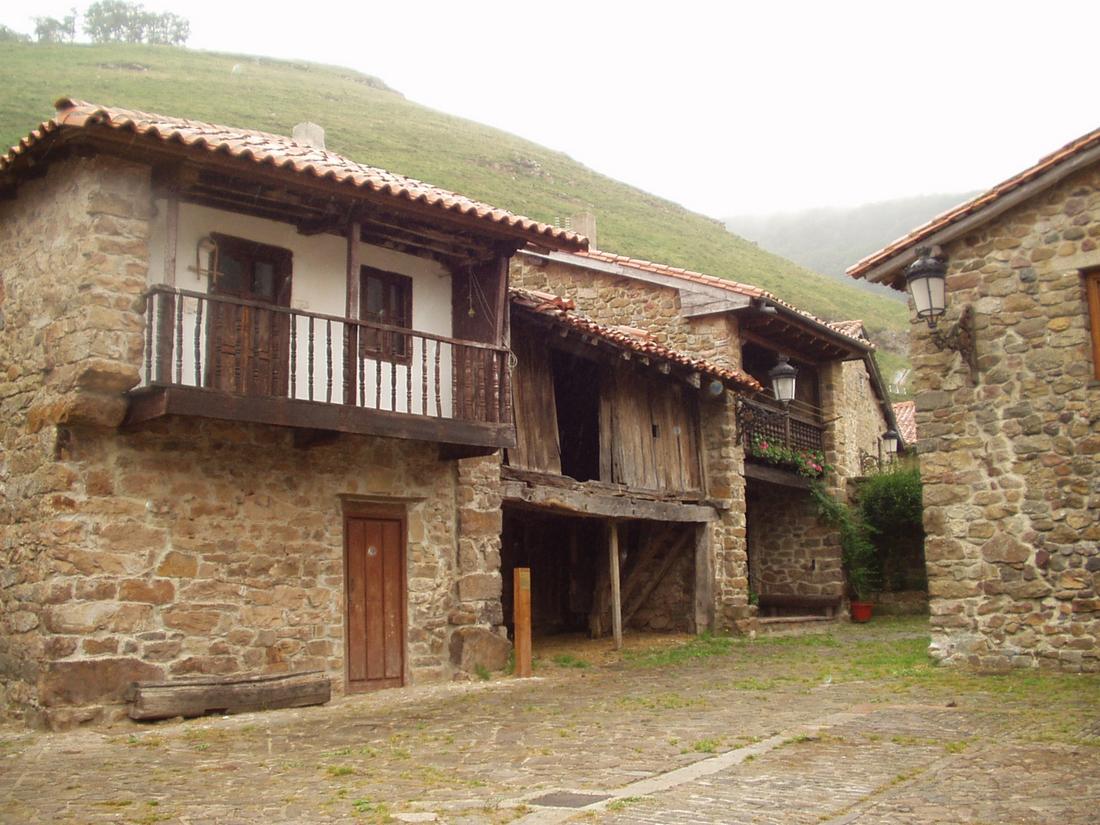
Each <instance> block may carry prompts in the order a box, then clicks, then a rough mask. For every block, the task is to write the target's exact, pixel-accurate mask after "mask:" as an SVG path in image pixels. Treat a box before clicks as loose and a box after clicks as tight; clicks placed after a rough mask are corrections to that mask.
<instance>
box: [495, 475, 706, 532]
mask: <svg viewBox="0 0 1100 825" xmlns="http://www.w3.org/2000/svg"><path fill="white" fill-rule="evenodd" d="M504 498H505V500H506V501H509V502H511V503H514V504H517V505H522V506H528V507H531V508H535V509H540V510H554V511H561V512H565V513H573V514H576V515H580V516H590V517H593V518H618V519H644V520H646V521H671V522H686V523H702V522H708V521H717V519H718V511H717V510H716V509H715V508H714V507H711V506H709V505H706V504H683V503H680V502H674V501H652V500H648V499H641V498H634V497H631V496H615V495H601V494H599V493H595V492H589V491H586V490H564V489H561V488H558V487H545V486H535V487H529V486H527V485H525V484H524V483H523V482H520V481H509V482H505V483H504Z"/></svg>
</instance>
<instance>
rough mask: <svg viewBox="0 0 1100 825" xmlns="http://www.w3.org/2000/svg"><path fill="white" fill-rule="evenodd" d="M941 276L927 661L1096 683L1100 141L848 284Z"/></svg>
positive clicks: (899, 248)
mask: <svg viewBox="0 0 1100 825" xmlns="http://www.w3.org/2000/svg"><path fill="white" fill-rule="evenodd" d="M918 259H920V260H921V264H920V266H919V267H918V270H919V269H924V270H925V271H939V272H940V273H941V274H944V273H945V275H946V280H945V294H944V296H943V297H944V298H945V301H944V302H943V303H942V304H940V308H942V307H943V306H944V305H945V308H946V314H945V317H944V319H943V320H942V321H941V322H940V324H939V326H938V328H936V329H931V328H929V326H928V325H926V324H925V323H923V322H922V321H921V320H920V319H918V318H914V319H913V322H912V330H911V336H910V347H911V353H912V361H913V367H914V384H915V390H916V392H917V396H916V420H917V426H918V428H919V433H920V442H919V453H920V464H921V472H922V477H923V482H924V503H925V515H924V525H925V530H926V533H927V537H928V538H927V543H926V557H927V569H928V580H929V592H930V596H931V614H932V635H933V641H932V652H933V654H934V655H936V656H937V657H939V658H941V659H942V660H944V661H947V662H952V663H965V664H969V665H973V666H977V667H982V668H1002V667H1009V666H1019V667H1033V666H1043V667H1057V668H1060V669H1066V670H1086V671H1097V670H1100V645H1098V641H1097V640H1098V638H1100V592H1098V590H1100V462H1098V461H1097V456H1098V455H1100V130H1097V131H1094V132H1092V133H1090V134H1088V135H1085V136H1084V137H1082V138H1080V139H1078V140H1075V141H1073V142H1072V143H1070V144H1068V145H1066V146H1064V147H1063V148H1061V149H1059V150H1058V151H1056V152H1054V153H1052V154H1050V155H1048V156H1047V157H1045V158H1043V159H1042V160H1040V161H1039V162H1038V163H1037V164H1035V165H1034V166H1032V167H1030V168H1029V169H1026V170H1024V171H1023V172H1020V173H1019V174H1017V175H1014V176H1013V177H1011V178H1009V179H1008V180H1006V181H1004V182H1003V183H1000V184H998V185H997V186H994V187H993V188H992V189H990V190H989V191H987V192H985V193H983V194H981V195H978V196H977V197H975V198H973V199H971V200H969V201H967V202H966V203H963V204H961V205H959V206H957V207H955V208H954V209H951V210H949V211H947V212H945V213H943V214H941V215H939V216H937V217H935V218H933V219H932V220H931V221H929V222H928V223H926V224H924V225H923V226H920V227H918V228H917V229H915V230H914V231H912V232H910V233H909V234H908V235H905V236H904V237H902V238H900V239H898V240H896V241H894V242H893V243H891V244H889V245H888V246H886V247H885V248H883V249H882V250H879V251H878V252H876V253H874V254H872V255H870V256H868V257H867V258H865V259H863V260H862V261H860V262H859V263H857V264H855V265H854V266H852V267H851V268H850V269H849V270H848V273H849V274H850V275H851V276H853V277H856V278H866V279H868V280H871V281H874V282H876V283H882V284H888V285H890V286H893V287H894V288H895V289H898V290H903V289H905V288H906V280H907V271H910V272H912V270H908V268H909V267H910V265H911V264H913V262H914V261H916V260H918Z"/></svg>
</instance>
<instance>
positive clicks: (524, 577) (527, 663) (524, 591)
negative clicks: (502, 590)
mask: <svg viewBox="0 0 1100 825" xmlns="http://www.w3.org/2000/svg"><path fill="white" fill-rule="evenodd" d="M512 613H513V619H514V622H515V628H516V630H515V635H516V642H515V644H516V676H519V677H521V678H526V677H528V676H530V675H531V568H530V567H516V568H513V570H512Z"/></svg>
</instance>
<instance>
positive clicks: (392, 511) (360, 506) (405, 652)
mask: <svg viewBox="0 0 1100 825" xmlns="http://www.w3.org/2000/svg"><path fill="white" fill-rule="evenodd" d="M340 518H341V521H342V523H343V529H344V539H343V541H344V552H343V556H344V587H343V593H342V595H341V597H340V601H341V615H342V619H343V624H344V693H368V692H370V690H371V689H370V688H369V687H365V688H364V687H352V684H351V680H350V679H349V678H348V670H349V666H350V663H351V633H349V632H348V551H349V547H348V535H349V531H348V521H349V520H350V519H377V520H382V521H397V522H399V523H400V525H401V526H400V527H399V528H398V535H399V536H400V548H399V552H400V556H401V571H402V575H401V685H400V686H401V687H405V686H406V685H407V684H408V683H409V564H408V544H409V530H408V526H409V514H408V509H407V508H406V507H405V506H404V505H402V504H384V503H378V502H369V501H346V500H345V501H344V502H343V506H342V513H341V516H340Z"/></svg>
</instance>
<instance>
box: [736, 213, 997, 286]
mask: <svg viewBox="0 0 1100 825" xmlns="http://www.w3.org/2000/svg"><path fill="white" fill-rule="evenodd" d="M974 194H976V193H963V194H954V195H919V196H917V197H911V198H898V199H896V200H889V201H881V202H879V203H868V204H864V205H863V206H856V207H853V208H847V209H846V208H822V209H806V210H803V211H799V212H780V213H775V214H771V215H739V216H736V217H732V218H726V226H727V227H729V230H730V231H731V232H736V233H737V234H738V235H740V236H742V237H744V238H747V239H748V240H751V241H754V242H756V243H758V244H759V245H760V246H762V247H764V248H765V249H770V250H771V251H773V252H776V253H778V254H780V255H782V256H784V257H785V258H790V259H791V260H792V261H795V262H797V263H800V264H802V265H803V266H805V267H808V268H809V269H812V270H814V271H815V272H820V273H822V274H824V275H829V276H832V277H834V278H838V279H842V280H844V281H848V280H850V279H849V278H848V277H847V276H846V275H845V274H844V270H845V269H847V268H848V267H849V266H851V265H852V264H854V263H855V262H856V261H858V260H859V259H860V258H863V257H864V256H865V255H869V254H870V253H872V252H875V251H876V250H878V249H881V248H882V247H884V246H885V245H886V244H888V243H890V241H892V240H894V239H895V238H899V237H901V236H902V235H904V234H906V233H907V232H909V231H910V230H912V229H914V228H915V227H917V226H920V224H922V223H924V222H925V221H927V220H928V219H929V218H932V217H934V216H936V215H938V214H939V213H940V212H943V211H944V210H946V209H950V208H951V207H952V206H956V205H957V204H959V203H962V202H963V201H964V200H967V199H969V198H971V197H973V195H974ZM858 283H860V284H862V285H863V288H865V289H868V290H870V291H874V292H875V293H876V294H882V295H889V294H892V295H893V296H895V297H898V298H904V296H903V295H901V294H900V293H898V292H895V291H894V290H890V289H887V288H885V287H880V286H877V285H875V284H868V283H866V282H864V281H859V282H858Z"/></svg>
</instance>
